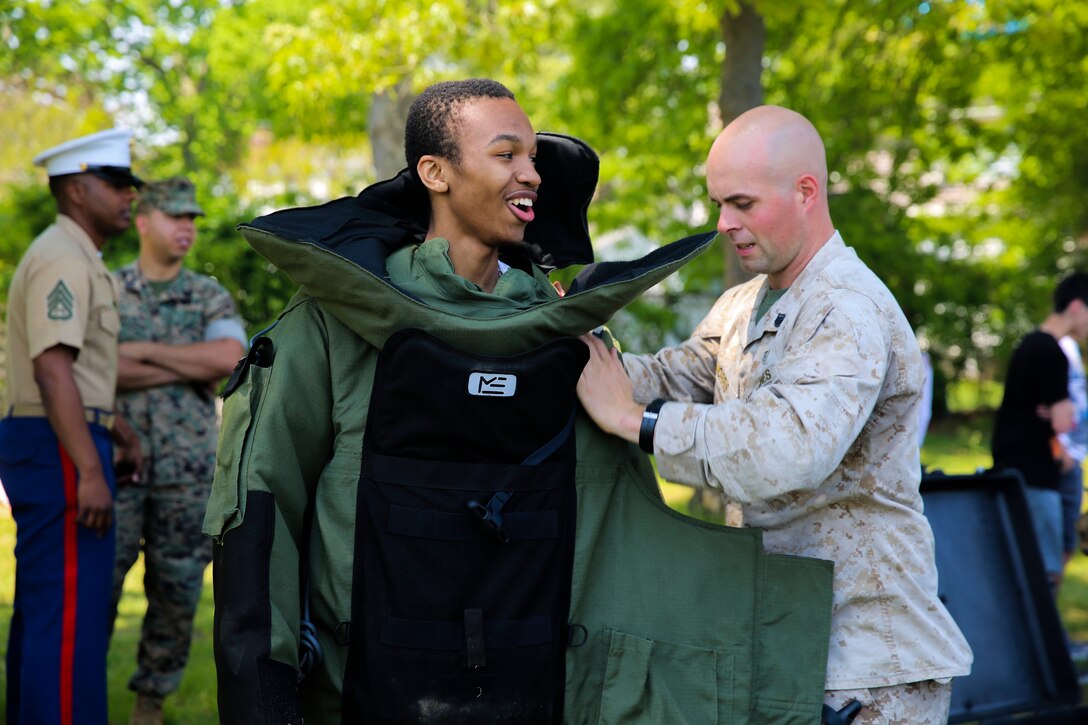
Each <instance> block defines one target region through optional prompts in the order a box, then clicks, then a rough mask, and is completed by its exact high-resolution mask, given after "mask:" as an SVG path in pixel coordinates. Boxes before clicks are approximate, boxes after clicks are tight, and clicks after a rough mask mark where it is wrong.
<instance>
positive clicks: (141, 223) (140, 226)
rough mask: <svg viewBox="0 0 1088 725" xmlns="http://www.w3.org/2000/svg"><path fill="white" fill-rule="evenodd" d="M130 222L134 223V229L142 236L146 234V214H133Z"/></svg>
mask: <svg viewBox="0 0 1088 725" xmlns="http://www.w3.org/2000/svg"><path fill="white" fill-rule="evenodd" d="M132 222H133V223H134V224H135V225H136V231H137V232H138V233H139V235H140V236H141V237H142V236H144V235H145V234H147V215H146V214H135V215H133V217H132Z"/></svg>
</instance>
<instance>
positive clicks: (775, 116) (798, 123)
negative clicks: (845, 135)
mask: <svg viewBox="0 0 1088 725" xmlns="http://www.w3.org/2000/svg"><path fill="white" fill-rule="evenodd" d="M722 164H725V165H726V166H727V167H729V168H736V169H737V170H738V171H742V172H743V173H747V174H752V173H758V174H759V175H760V176H761V177H763V178H765V179H766V180H767V181H772V182H775V183H785V184H792V183H793V182H794V181H795V180H796V177H798V176H800V175H801V174H811V175H812V176H813V177H815V179H816V181H817V182H818V183H819V185H820V189H821V190H822V191H823V194H824V196H825V197H826V195H827V154H826V152H825V151H824V142H823V140H822V139H821V138H820V134H819V132H818V131H817V130H816V127H815V126H813V125H812V124H811V123H810V122H809V120H808V119H807V118H805V117H804V116H802V115H801V114H800V113H797V112H796V111H791V110H790V109H788V108H782V107H781V106H758V107H756V108H753V109H751V110H750V111H746V112H745V113H742V114H741V115H740V116H738V117H737V118H736V119H735V120H734V121H733V122H732V123H730V124H729V125H728V126H726V127H725V129H724V130H723V131H722V132H721V134H719V135H718V138H717V139H716V140H715V141H714V145H713V146H712V147H711V149H710V155H709V157H708V158H707V165H708V166H711V165H714V166H718V165H722Z"/></svg>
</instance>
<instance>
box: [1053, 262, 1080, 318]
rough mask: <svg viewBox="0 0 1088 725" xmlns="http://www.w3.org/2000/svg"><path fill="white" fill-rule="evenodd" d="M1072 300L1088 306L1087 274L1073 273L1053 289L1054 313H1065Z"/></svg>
mask: <svg viewBox="0 0 1088 725" xmlns="http://www.w3.org/2000/svg"><path fill="white" fill-rule="evenodd" d="M1073 300H1080V301H1081V302H1083V303H1084V304H1085V305H1088V272H1073V273H1072V274H1070V275H1069V276H1068V277H1066V278H1065V279H1063V280H1062V281H1061V282H1059V283H1058V286H1057V287H1056V288H1055V289H1054V311H1055V312H1065V308H1066V307H1068V306H1069V303H1070V302H1072V301H1073Z"/></svg>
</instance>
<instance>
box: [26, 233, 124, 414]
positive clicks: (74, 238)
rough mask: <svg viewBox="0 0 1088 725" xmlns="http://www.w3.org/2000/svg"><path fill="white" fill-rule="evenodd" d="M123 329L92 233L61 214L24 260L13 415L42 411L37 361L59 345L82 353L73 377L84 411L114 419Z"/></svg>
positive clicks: (113, 288)
mask: <svg viewBox="0 0 1088 725" xmlns="http://www.w3.org/2000/svg"><path fill="white" fill-rule="evenodd" d="M120 326H121V323H120V316H119V315H118V312H117V288H116V285H115V284H114V281H113V276H112V275H111V274H110V272H109V270H108V269H106V265H105V264H103V263H102V259H101V257H100V256H99V252H98V249H97V248H96V247H95V245H94V242H92V241H91V238H90V237H89V236H88V235H87V232H85V231H84V230H83V228H82V227H80V226H79V225H78V224H76V222H75V221H73V220H72V219H71V218H70V217H67V216H65V215H63V214H58V215H57V219H56V222H54V223H53V224H52V225H50V226H49V228H47V229H46V230H45V231H44V232H42V233H41V234H40V235H39V236H38V237H37V239H35V240H34V241H33V242H32V243H31V245H30V247H29V248H28V249H27V251H26V254H24V255H23V258H22V260H20V262H19V265H18V267H16V269H15V276H14V277H13V278H12V282H11V288H10V290H9V292H8V357H7V393H6V399H7V405H6V406H5V414H6V412H7V410H8V409H9V408H10V407H11V406H17V407H24V408H33V407H34V406H40V405H41V403H42V396H41V391H40V390H39V389H38V385H37V383H36V382H35V381H34V358H36V357H37V356H38V355H40V354H42V353H43V352H45V351H46V350H48V349H49V348H51V347H53V346H54V345H67V346H68V347H71V348H74V349H75V350H76V351H77V356H76V360H75V365H74V366H73V374H74V376H75V381H76V386H77V387H78V388H79V394H80V396H81V397H82V399H83V405H84V407H87V408H98V409H101V410H106V411H112V410H113V402H114V391H115V390H116V387H117V333H118V330H119V329H120Z"/></svg>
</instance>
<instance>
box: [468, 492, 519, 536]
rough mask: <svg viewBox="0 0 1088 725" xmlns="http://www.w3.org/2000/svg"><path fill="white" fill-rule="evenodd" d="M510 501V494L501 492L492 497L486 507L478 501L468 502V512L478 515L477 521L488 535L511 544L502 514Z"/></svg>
mask: <svg viewBox="0 0 1088 725" xmlns="http://www.w3.org/2000/svg"><path fill="white" fill-rule="evenodd" d="M509 500H510V494H509V493H507V492H506V491H500V492H498V493H496V494H495V495H494V496H492V497H491V500H490V501H488V502H487V505H486V506H484V505H483V504H481V503H480V502H479V501H477V500H476V499H473V500H471V501H469V502H468V510H469V511H471V512H472V513H473V514H475V515H476V520H477V521H479V522H480V523H481V524H482V525H483V527H484V529H486V530H487V532H488V533H490V534H491V535H492V536H494V537H495V538H496V539H498V540H499V541H501V542H502V543H504V544H507V543H509V542H510V535H509V534H507V533H506V531H505V530H504V529H503V527H502V513H501V512H502V507H503V505H504V504H506V502H507V501H509Z"/></svg>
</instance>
